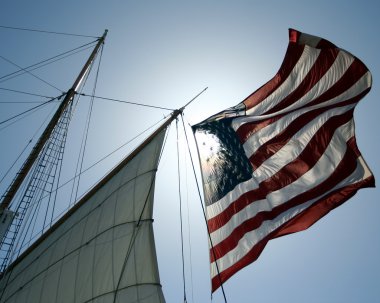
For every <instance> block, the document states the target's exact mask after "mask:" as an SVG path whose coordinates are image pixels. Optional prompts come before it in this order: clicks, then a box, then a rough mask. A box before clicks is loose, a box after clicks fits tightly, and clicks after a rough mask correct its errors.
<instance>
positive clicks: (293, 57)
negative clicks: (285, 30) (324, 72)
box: [244, 44, 304, 108]
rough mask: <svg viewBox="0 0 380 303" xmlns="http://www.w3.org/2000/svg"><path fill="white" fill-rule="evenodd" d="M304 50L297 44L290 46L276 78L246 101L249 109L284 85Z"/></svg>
mask: <svg viewBox="0 0 380 303" xmlns="http://www.w3.org/2000/svg"><path fill="white" fill-rule="evenodd" d="M303 49H304V47H303V46H302V47H299V46H297V45H296V44H289V46H288V50H287V52H286V55H285V58H284V60H283V63H282V65H281V67H280V69H279V71H278V73H277V74H276V76H274V77H273V78H272V79H271V80H270V81H269V82H267V83H266V84H264V85H263V86H262V87H260V88H259V89H258V90H257V91H255V92H253V93H252V94H251V95H249V96H248V97H247V98H246V99H245V100H244V104H245V106H246V107H247V108H252V107H254V106H255V105H257V104H259V103H260V102H261V101H263V100H264V99H266V98H267V97H268V96H269V95H270V94H272V92H274V91H275V90H277V88H278V87H280V86H281V85H282V83H283V81H284V80H285V79H287V78H288V76H289V74H290V73H291V72H292V70H293V69H294V66H295V64H296V63H297V62H298V61H299V59H300V57H301V56H302V54H303Z"/></svg>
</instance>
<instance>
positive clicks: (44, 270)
mask: <svg viewBox="0 0 380 303" xmlns="http://www.w3.org/2000/svg"><path fill="white" fill-rule="evenodd" d="M86 218H87V217H86ZM140 222H143V223H144V222H148V223H149V222H153V219H142V220H140ZM133 223H136V221H128V222H124V223H119V224H117V225H113V226H112V227H110V228H107V229H106V230H104V231H102V232H101V233H99V234H97V235H96V236H94V237H92V238H91V239H90V240H88V241H86V243H83V244H82V245H80V246H78V247H77V248H75V249H73V250H72V251H70V252H69V253H67V254H66V255H65V256H63V257H61V258H59V259H58V260H56V261H55V262H54V263H52V264H50V265H48V266H47V267H46V268H45V269H43V270H42V271H41V272H39V273H38V274H36V275H35V276H34V277H33V278H32V279H30V280H28V281H27V282H25V283H24V284H23V285H22V286H20V288H19V289H22V288H24V287H25V286H26V285H27V284H29V283H30V282H32V281H33V280H34V279H36V278H37V277H38V276H40V275H42V274H43V273H45V272H47V271H48V270H49V269H50V268H51V267H53V266H54V265H56V264H58V263H59V262H61V261H62V260H64V259H65V258H67V257H69V256H70V255H72V254H73V253H75V252H76V251H78V250H80V249H81V248H83V247H85V246H87V245H89V244H90V243H91V242H93V241H94V240H96V239H97V238H98V237H99V236H101V235H103V234H104V233H106V232H108V231H110V230H113V229H116V228H117V227H120V226H123V225H127V224H133ZM69 230H70V231H71V229H69ZM49 247H50V246H49ZM40 256H41V254H40V255H39V256H37V257H36V258H35V259H34V260H33V261H35V260H37V259H39V257H40ZM26 268H27V266H26V267H25V269H26ZM23 272H24V270H21V271H20V272H19V273H18V274H17V275H15V276H14V277H13V279H12V280H11V281H9V282H8V284H9V283H12V282H13V281H14V279H15V278H17V277H18V276H20V274H22V273H23ZM19 289H17V290H15V291H14V292H13V293H12V294H11V295H10V296H8V297H7V298H6V299H5V301H7V300H8V299H9V298H11V297H12V296H13V295H14V294H16V293H17V291H18V290H19ZM5 301H4V302H5Z"/></svg>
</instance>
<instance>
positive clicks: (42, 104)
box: [0, 93, 66, 125]
mask: <svg viewBox="0 0 380 303" xmlns="http://www.w3.org/2000/svg"><path fill="white" fill-rule="evenodd" d="M65 94H66V93H63V94H62V95H60V96H58V97H54V98H52V99H50V100H48V101H46V102H43V103H41V104H39V105H36V106H34V107H32V108H29V109H27V110H26V111H23V112H22V113H19V114H17V115H14V116H12V117H10V118H8V119H5V120H3V121H0V125H1V124H4V123H6V122H9V121H11V120H13V119H15V118H17V117H20V116H22V115H24V114H26V113H28V112H30V111H32V110H34V109H37V108H39V107H41V106H44V105H46V104H48V103H50V102H52V101H54V100H55V99H57V100H59V99H60V98H61V97H62V96H64V95H65Z"/></svg>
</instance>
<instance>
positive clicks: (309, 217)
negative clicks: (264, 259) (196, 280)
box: [211, 176, 375, 292]
mask: <svg viewBox="0 0 380 303" xmlns="http://www.w3.org/2000/svg"><path fill="white" fill-rule="evenodd" d="M374 185H375V181H374V177H373V176H370V177H368V178H366V179H364V180H363V181H360V182H357V183H355V184H352V185H348V186H345V187H343V188H340V189H337V190H336V191H335V192H334V193H331V194H330V195H329V196H328V197H326V198H322V199H321V200H319V201H317V202H315V203H314V204H313V205H312V206H311V207H309V208H308V209H306V210H305V211H304V212H302V213H300V214H299V215H298V216H297V217H294V218H293V219H292V220H291V221H289V223H288V225H285V226H280V227H279V228H278V229H277V230H275V231H273V232H272V233H270V234H268V235H267V236H266V237H265V238H264V239H262V240H261V241H260V242H258V243H257V244H256V245H255V246H254V247H253V248H252V249H251V250H250V251H249V253H247V254H246V255H245V256H244V257H243V258H241V259H240V260H239V261H237V262H236V263H234V265H233V266H231V267H229V268H227V269H226V270H224V271H222V272H221V273H220V278H219V276H215V277H214V278H212V280H211V283H212V292H214V291H215V290H216V289H218V287H219V286H220V280H221V281H222V283H224V282H225V281H227V280H228V279H229V278H230V277H231V276H232V275H234V274H235V273H236V272H237V271H239V270H240V269H242V268H243V267H245V266H247V265H248V264H250V263H252V262H254V261H255V260H257V258H258V257H259V256H260V254H261V252H262V251H263V249H264V248H265V246H266V244H267V243H268V241H270V240H271V239H274V238H276V237H280V236H283V235H285V233H283V232H282V231H283V229H284V231H286V228H287V231H286V232H287V234H289V233H295V232H298V231H302V230H305V229H307V228H308V227H310V226H312V225H313V224H314V223H315V222H317V221H318V220H319V219H321V218H322V217H323V216H325V215H326V214H328V213H329V212H330V211H331V210H332V209H334V208H336V207H338V206H339V205H341V204H343V203H344V202H346V201H347V200H348V199H349V198H351V197H352V196H353V195H355V193H356V192H357V191H358V190H359V189H360V188H365V187H374ZM302 220H305V222H304V223H302ZM284 227H285V228H284Z"/></svg>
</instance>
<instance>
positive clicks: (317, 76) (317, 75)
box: [265, 49, 344, 114]
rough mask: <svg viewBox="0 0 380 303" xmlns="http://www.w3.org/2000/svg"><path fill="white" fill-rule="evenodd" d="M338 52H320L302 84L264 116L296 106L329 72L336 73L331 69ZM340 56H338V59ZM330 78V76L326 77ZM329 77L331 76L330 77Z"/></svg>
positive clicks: (326, 83) (341, 69) (334, 50)
mask: <svg viewBox="0 0 380 303" xmlns="http://www.w3.org/2000/svg"><path fill="white" fill-rule="evenodd" d="M338 54H339V50H337V49H333V50H331V49H323V50H322V51H320V53H319V55H318V58H317V60H316V61H315V62H314V64H313V66H312V67H311V68H310V70H309V71H308V72H307V74H306V76H305V77H304V78H303V80H302V82H301V83H300V84H299V85H298V86H297V88H296V89H295V90H293V91H292V93H290V94H289V95H287V96H285V98H283V100H282V101H281V102H280V103H278V104H277V105H276V106H273V107H272V108H271V109H270V110H268V111H266V112H265V114H272V113H274V112H278V111H280V110H282V109H284V108H287V107H288V106H290V105H293V106H295V105H297V103H295V102H296V101H298V100H299V99H301V98H302V97H303V96H304V95H307V94H308V93H309V91H310V90H312V88H313V87H316V84H318V83H319V81H320V80H321V78H322V77H323V76H324V75H325V74H326V72H328V71H329V70H330V72H331V73H334V72H336V69H334V68H331V67H333V64H334V63H335V61H338V63H339V64H341V63H340V62H339V60H336V58H337V57H338ZM340 57H341V56H339V58H340ZM339 70H340V71H344V69H343V68H342V67H341V66H339ZM328 76H330V75H328ZM330 77H331V76H330ZM323 84H324V85H326V86H327V85H328V84H329V82H327V81H324V82H323ZM324 85H318V86H317V87H318V89H323V86H324Z"/></svg>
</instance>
